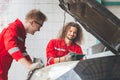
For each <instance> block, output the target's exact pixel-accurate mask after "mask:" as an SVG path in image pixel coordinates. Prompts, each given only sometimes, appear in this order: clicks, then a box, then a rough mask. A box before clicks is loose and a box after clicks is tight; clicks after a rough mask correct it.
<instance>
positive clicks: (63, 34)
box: [58, 22, 83, 44]
mask: <svg viewBox="0 0 120 80" xmlns="http://www.w3.org/2000/svg"><path fill="white" fill-rule="evenodd" d="M71 27H75V28H77V35H76V38H75V39H74V40H73V42H74V43H78V44H81V42H82V39H83V32H82V28H81V27H80V25H79V24H77V23H75V22H69V23H67V24H66V25H64V26H63V28H62V30H60V32H59V34H58V38H59V39H64V38H65V37H66V34H67V32H68V30H69V29H70V28H71Z"/></svg>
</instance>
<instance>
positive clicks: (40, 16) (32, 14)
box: [25, 9, 47, 21]
mask: <svg viewBox="0 0 120 80" xmlns="http://www.w3.org/2000/svg"><path fill="white" fill-rule="evenodd" d="M25 19H26V20H30V19H35V20H42V21H46V20H47V17H46V15H45V14H44V13H42V12H41V11H40V10H37V9H32V10H31V11H29V12H28V13H27V14H26V16H25Z"/></svg>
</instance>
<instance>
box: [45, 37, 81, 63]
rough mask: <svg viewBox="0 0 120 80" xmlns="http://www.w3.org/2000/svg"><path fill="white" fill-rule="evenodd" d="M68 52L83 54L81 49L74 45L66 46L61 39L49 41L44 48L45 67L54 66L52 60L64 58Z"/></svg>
mask: <svg viewBox="0 0 120 80" xmlns="http://www.w3.org/2000/svg"><path fill="white" fill-rule="evenodd" d="M70 51H72V52H76V53H77V54H83V52H82V49H81V47H80V46H79V45H77V44H75V43H72V44H71V45H69V46H67V45H66V44H65V41H64V40H63V39H62V40H60V39H52V40H50V42H49V43H48V45H47V48H46V56H47V65H50V64H54V58H57V57H62V56H65V55H67V54H68V53H69V52H70Z"/></svg>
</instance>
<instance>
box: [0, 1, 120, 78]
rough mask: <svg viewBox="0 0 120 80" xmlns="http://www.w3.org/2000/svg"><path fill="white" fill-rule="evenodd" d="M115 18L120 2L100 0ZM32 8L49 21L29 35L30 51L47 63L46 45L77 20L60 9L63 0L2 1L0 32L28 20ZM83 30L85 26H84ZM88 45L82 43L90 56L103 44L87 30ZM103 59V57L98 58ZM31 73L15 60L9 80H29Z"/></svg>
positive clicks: (85, 33)
mask: <svg viewBox="0 0 120 80" xmlns="http://www.w3.org/2000/svg"><path fill="white" fill-rule="evenodd" d="M97 1H98V2H99V3H100V4H103V5H104V6H105V7H106V8H107V9H109V10H110V11H111V12H112V13H113V14H114V15H116V16H117V17H118V18H120V10H119V9H120V0H97ZM31 9H39V10H41V11H42V12H43V13H44V14H46V16H47V18H48V20H47V21H46V22H45V23H44V25H43V27H42V28H41V31H40V32H36V33H35V35H30V34H28V35H27V38H26V48H27V52H28V54H29V55H30V56H31V58H34V57H36V58H41V59H42V60H43V62H44V64H45V63H46V57H45V55H46V52H45V49H46V46H47V43H48V42H49V40H50V39H52V38H56V36H57V33H58V31H59V30H60V29H61V28H62V26H63V24H64V23H66V22H69V21H75V20H74V18H73V17H71V16H70V15H69V14H67V13H65V12H64V11H63V10H62V9H61V8H60V7H59V0H0V32H1V30H2V29H3V28H4V27H7V25H8V24H9V23H10V22H13V21H14V20H15V19H16V18H19V19H20V20H24V17H25V15H26V13H27V12H28V11H29V10H31ZM81 27H82V26H81ZM83 34H84V42H83V43H82V44H81V47H82V49H83V52H84V54H86V56H89V55H90V54H89V53H87V50H88V49H89V48H90V47H91V46H93V45H95V44H98V43H99V41H98V40H97V39H96V38H95V37H94V36H92V35H91V34H90V33H88V32H87V31H86V30H84V29H83ZM98 56H99V55H98ZM27 73H28V70H27V69H26V68H25V67H24V66H22V65H21V64H20V63H17V62H16V61H13V64H12V66H11V68H10V70H9V80H25V79H26V77H27Z"/></svg>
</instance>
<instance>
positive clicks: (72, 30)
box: [66, 26, 77, 40]
mask: <svg viewBox="0 0 120 80" xmlns="http://www.w3.org/2000/svg"><path fill="white" fill-rule="evenodd" d="M76 36H77V28H76V27H72V26H71V28H70V29H68V31H67V33H66V38H67V39H69V40H74V39H75V38H76Z"/></svg>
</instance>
